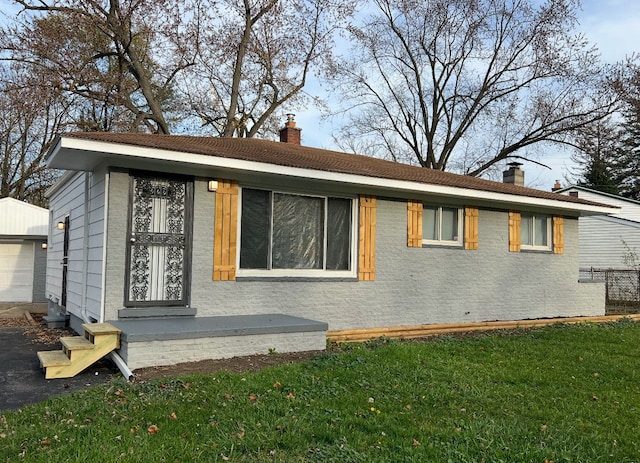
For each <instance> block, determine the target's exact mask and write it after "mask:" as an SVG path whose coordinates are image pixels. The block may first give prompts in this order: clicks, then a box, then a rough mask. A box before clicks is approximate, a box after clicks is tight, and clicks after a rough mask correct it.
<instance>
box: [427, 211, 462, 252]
mask: <svg viewBox="0 0 640 463" xmlns="http://www.w3.org/2000/svg"><path fill="white" fill-rule="evenodd" d="M462 212H463V209H461V208H454V207H443V206H431V205H428V204H425V205H423V213H422V214H423V215H422V242H423V244H443V245H449V246H462V224H463V222H464V220H463V215H462Z"/></svg>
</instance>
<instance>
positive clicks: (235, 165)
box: [47, 136, 618, 216]
mask: <svg viewBox="0 0 640 463" xmlns="http://www.w3.org/2000/svg"><path fill="white" fill-rule="evenodd" d="M79 152H85V153H86V154H90V155H88V156H87V155H84V156H78V153H79ZM116 158H118V159H124V158H128V159H131V160H133V159H135V160H145V161H160V162H162V161H165V162H172V163H176V162H179V163H182V164H187V165H193V166H208V167H215V168H218V169H226V170H230V171H245V172H253V173H261V174H272V175H277V176H288V177H292V178H299V179H313V180H320V181H326V182H332V183H348V184H351V185H356V186H363V187H367V188H373V189H377V190H386V191H390V192H391V191H395V192H405V193H408V194H410V195H411V194H413V195H423V194H431V195H441V196H450V197H454V198H458V199H461V200H469V201H485V202H490V203H500V204H507V205H509V207H514V208H516V207H522V206H524V207H539V208H548V209H554V210H558V211H562V212H564V213H566V214H571V215H581V216H587V215H606V214H611V213H614V212H616V211H617V210H618V209H617V208H615V207H607V206H597V205H589V204H580V203H574V202H568V201H557V200H551V199H545V198H535V197H531V196H520V195H514V194H508V193H498V192H492V191H486V190H475V189H469V188H461V187H452V186H442V185H435V184H430V183H422V182H414V181H406V180H394V179H388V178H381V177H370V176H365V175H358V174H348V173H340V172H331V171H325V170H314V169H308V168H300V167H289V166H282V165H277V164H270V163H265V162H257V161H250V160H243V159H237V158H229V157H221V156H212V155H203V154H196V153H189V152H179V151H172V150H165V149H158V148H149V147H141V146H134V145H128V144H124V143H112V142H103V141H95V140H86V139H80V138H72V137H64V136H63V137H61V138H60V139H59V140H58V142H57V143H56V145H55V146H54V148H53V149H52V150H51V152H50V153H49V155H48V156H47V163H48V166H49V167H51V168H56V169H69V170H75V171H78V170H84V171H91V170H93V169H95V168H96V167H97V166H98V165H99V164H101V163H103V162H109V161H110V160H115V159H116Z"/></svg>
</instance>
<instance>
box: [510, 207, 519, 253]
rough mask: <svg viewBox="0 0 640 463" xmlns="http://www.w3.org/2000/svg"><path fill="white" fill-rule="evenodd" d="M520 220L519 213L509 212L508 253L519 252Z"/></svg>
mask: <svg viewBox="0 0 640 463" xmlns="http://www.w3.org/2000/svg"><path fill="white" fill-rule="evenodd" d="M520 218H521V215H520V213H519V212H515V211H510V212H509V252H520V246H521V241H520V240H521V238H520Z"/></svg>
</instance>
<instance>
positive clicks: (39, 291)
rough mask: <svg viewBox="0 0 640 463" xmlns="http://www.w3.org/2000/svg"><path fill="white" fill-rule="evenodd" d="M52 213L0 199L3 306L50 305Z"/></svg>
mask: <svg viewBox="0 0 640 463" xmlns="http://www.w3.org/2000/svg"><path fill="white" fill-rule="evenodd" d="M48 228H49V211H47V210H46V209H43V208H41V207H38V206H34V205H32V204H27V203H24V202H22V201H18V200H17V199H13V198H2V199H0V302H47V298H46V297H45V280H46V271H47V267H46V260H47V256H46V254H47V250H46V243H47V233H48Z"/></svg>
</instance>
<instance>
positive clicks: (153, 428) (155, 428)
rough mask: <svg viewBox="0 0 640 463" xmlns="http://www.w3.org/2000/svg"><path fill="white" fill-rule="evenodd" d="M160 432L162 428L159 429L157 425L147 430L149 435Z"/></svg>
mask: <svg viewBox="0 0 640 463" xmlns="http://www.w3.org/2000/svg"><path fill="white" fill-rule="evenodd" d="M158 431H160V428H158V426H156V425H155V424H152V425H151V426H149V427H148V428H147V432H148V433H149V434H156V433H157V432H158Z"/></svg>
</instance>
